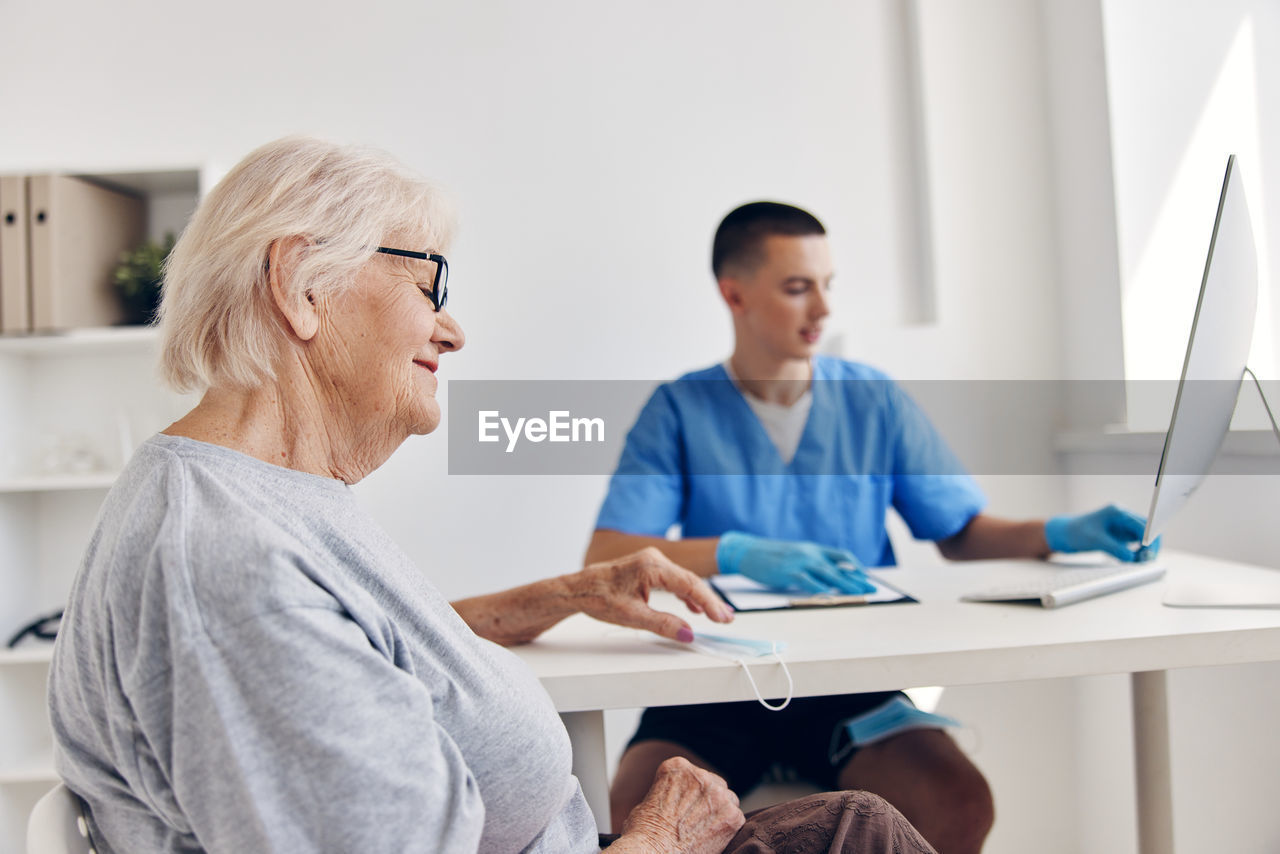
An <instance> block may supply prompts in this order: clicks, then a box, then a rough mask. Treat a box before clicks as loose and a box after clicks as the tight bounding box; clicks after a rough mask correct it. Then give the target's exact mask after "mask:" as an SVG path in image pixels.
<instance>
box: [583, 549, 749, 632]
mask: <svg viewBox="0 0 1280 854" xmlns="http://www.w3.org/2000/svg"><path fill="white" fill-rule="evenodd" d="M564 580H565V582H566V583H567V584H568V585H569V595H570V598H571V600H572V601H573V603H574V605H575V607H576V609H577V610H579V611H581V612H583V613H584V614H586V615H587V616H590V617H594V618H596V619H597V620H603V621H604V622H606V623H617V624H618V625H620V626H629V627H631V628H634V629H645V630H647V631H651V632H653V633H654V634H657V635H661V636H662V637H664V638H670V639H671V640H676V641H680V642H681V643H688V642H689V641H691V640H693V629H692V628H691V627H690V626H689V624H688V623H686V622H685V621H684V620H682V619H680V618H679V617H677V616H676V615H675V614H668V613H665V612H663V611H655V610H654V609H653V608H650V607H649V593H650V591H653V590H667V591H669V592H671V593H674V594H675V595H676V596H679V597H680V599H681V600H683V602H684V604H685V605H686V606H687V607H688V608H689V610H690V611H692V612H693V613H695V614H706V615H707V616H708V617H709V618H711V619H712V620H714V621H715V622H717V623H728V622H730V621H732V620H733V609H732V608H730V607H729V606H728V605H726V604H725V603H724V601H723V600H722V599H721V598H720V597H719V596H717V595H716V594H715V591H713V590H712V589H711V588H710V587H709V586H708V585H707V583H706V582H705V581H703V580H702V579H701V578H699V577H698V576H696V575H694V574H693V573H692V572H690V571H689V570H687V569H682V568H681V567H679V566H676V565H675V564H674V563H672V562H671V561H670V560H669V559H668V558H667V557H666V556H665V555H664V554H662V552H660V551H658V550H657V549H655V548H653V547H649V548H646V549H642V550H640V551H638V552H636V553H635V554H630V555H626V556H624V557H620V558H617V559H615V560H608V561H602V562H601V563H593V564H591V565H590V566H588V567H586V568H585V569H583V570H582V571H581V572H578V573H575V574H574V575H568V576H565V577H564Z"/></svg>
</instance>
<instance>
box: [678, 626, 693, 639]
mask: <svg viewBox="0 0 1280 854" xmlns="http://www.w3.org/2000/svg"><path fill="white" fill-rule="evenodd" d="M676 640H678V641H680V643H689V642H690V641H692V640H693V629H691V628H689V627H688V626H681V627H680V631H678V632H676Z"/></svg>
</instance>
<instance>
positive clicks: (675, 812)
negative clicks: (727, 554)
mask: <svg viewBox="0 0 1280 854" xmlns="http://www.w3.org/2000/svg"><path fill="white" fill-rule="evenodd" d="M745 821H746V819H745V818H744V817H743V815H742V810H740V809H739V808H738V796H737V795H735V794H734V793H733V791H732V790H731V789H730V788H729V787H728V786H727V785H725V782H724V780H722V779H721V778H720V777H718V776H716V775H715V774H712V773H711V772H710V771H705V770H703V769H702V768H698V767H697V766H695V765H694V764H693V763H691V762H689V760H687V759H685V758H683V757H680V756H676V757H673V758H671V759H668V760H667V761H666V762H663V763H662V764H661V765H660V766H658V773H657V774H656V775H654V778H653V786H652V787H651V788H650V789H649V794H647V795H645V798H644V800H643V801H641V802H640V804H639V805H638V806H637V807H636V808H635V809H633V810H632V811H631V815H629V816H627V820H626V822H624V823H623V825H622V836H621V837H619V838H618V841H617V842H615V843H614V844H613V845H610V846H609V849H608V850H609V851H610V852H612V851H614V850H615V849H616V850H617V851H618V852H620V854H629V852H642V851H644V852H649V851H652V852H664V854H666V852H671V854H677V852H678V854H719V852H721V851H723V850H724V847H725V846H726V845H728V844H729V841H730V840H731V839H733V837H734V834H736V833H737V832H738V828H740V827H742V825H743V822H745Z"/></svg>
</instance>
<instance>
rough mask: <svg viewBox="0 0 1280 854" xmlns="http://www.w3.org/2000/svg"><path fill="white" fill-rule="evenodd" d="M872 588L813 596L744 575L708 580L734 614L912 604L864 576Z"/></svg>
mask: <svg viewBox="0 0 1280 854" xmlns="http://www.w3.org/2000/svg"><path fill="white" fill-rule="evenodd" d="M866 576H867V577H868V578H869V579H871V581H872V583H873V584H875V586H876V591H875V592H874V593H868V594H866V595H865V596H839V595H831V596H813V595H810V594H806V593H800V592H796V591H787V590H778V589H776V588H773V587H766V586H765V585H763V584H761V583H760V582H758V581H754V580H752V579H750V578H747V577H746V576H744V575H717V576H714V577H713V578H711V579H709V580H710V582H711V586H712V587H714V588H715V590H716V592H717V593H719V594H720V598H722V599H724V600H725V601H726V602H728V603H729V604H730V605H731V606H733V610H735V611H777V610H781V609H784V608H831V607H839V606H844V605H880V604H884V603H888V602H914V601H915V600H914V599H912V598H911V597H910V596H908V595H907V594H905V593H903V592H902V591H901V590H898V589H897V588H895V587H893V586H891V585H889V584H887V583H885V582H884V580H883V579H881V578H879V577H877V576H874V575H872V574H871V573H869V572H868V573H866Z"/></svg>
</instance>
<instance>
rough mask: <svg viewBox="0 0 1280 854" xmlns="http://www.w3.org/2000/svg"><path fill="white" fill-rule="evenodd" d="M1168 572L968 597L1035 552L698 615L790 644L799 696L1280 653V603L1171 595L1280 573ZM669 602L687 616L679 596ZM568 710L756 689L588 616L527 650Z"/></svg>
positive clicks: (1010, 573)
mask: <svg viewBox="0 0 1280 854" xmlns="http://www.w3.org/2000/svg"><path fill="white" fill-rule="evenodd" d="M1159 561H1160V563H1161V564H1163V565H1164V566H1165V567H1167V569H1168V576H1167V577H1166V580H1162V581H1159V582H1156V583H1153V584H1148V585H1145V586H1143V587H1138V588H1134V589H1131V590H1126V591H1122V592H1120V593H1115V594H1112V595H1110V596H1104V597H1101V598H1098V599H1092V600H1089V601H1086V602H1082V603H1079V604H1076V605H1071V606H1069V607H1066V608H1062V609H1058V610H1052V611H1050V610H1044V609H1042V608H1040V607H1039V606H1034V605H1024V604H995V603H979V602H960V601H958V599H959V597H960V595H962V594H964V593H966V592H970V591H972V590H975V589H978V588H981V587H985V586H989V585H992V584H997V583H1003V582H1005V581H1010V580H1017V579H1018V578H1019V577H1022V576H1023V575H1025V574H1026V573H1030V572H1036V571H1038V570H1039V571H1043V569H1042V567H1043V564H1039V563H1038V562H1028V561H979V562H972V563H953V564H947V565H943V566H932V567H921V568H909V567H899V568H895V569H888V570H877V572H882V573H884V574H885V578H886V579H888V580H889V581H891V583H893V584H894V585H895V586H898V587H900V588H902V589H903V590H905V591H907V592H909V593H910V594H911V595H913V596H915V597H916V598H917V599H919V600H920V601H919V603H915V604H913V603H905V604H892V605H875V606H852V607H843V608H831V609H807V610H792V611H770V612H758V613H746V614H739V615H738V616H737V619H735V620H734V622H733V623H732V624H731V625H729V626H716V625H714V624H712V623H711V622H710V621H708V620H705V619H702V618H697V617H693V616H692V615H688V616H689V618H690V620H689V621H690V623H691V624H692V625H693V627H694V631H695V632H697V631H698V630H700V629H703V628H705V629H706V630H707V631H711V632H716V633H719V634H731V635H739V636H742V637H752V638H764V639H770V640H779V641H785V642H786V644H787V647H786V651H785V652H784V654H783V657H784V658H785V659H786V662H787V665H788V667H789V668H790V670H791V674H792V677H793V679H794V681H795V694H796V696H801V697H803V696H814V695H822V694H842V693H850V692H856V691H881V690H891V689H897V688H903V687H910V686H913V685H964V684H976V683H984V682H1009V681H1020V680H1024V679H1046V678H1055V677H1064V676H1085V675H1094V674H1101V673H1134V672H1142V671H1148V670H1165V669H1171V668H1179V667H1195V666H1202V665H1217V664H1240V663H1247V662H1255V661H1273V660H1280V609H1272V610H1261V609H1259V610H1247V609H1184V608H1169V607H1165V606H1164V605H1163V604H1161V598H1162V595H1163V592H1164V586H1165V584H1166V583H1168V582H1170V581H1177V580H1179V579H1187V578H1215V579H1216V578H1221V579H1223V580H1227V581H1237V582H1238V581H1242V580H1247V579H1251V578H1256V577H1258V576H1259V574H1263V573H1265V574H1267V577H1268V578H1270V577H1271V576H1273V575H1274V577H1275V579H1276V583H1277V585H1280V570H1273V569H1262V568H1259V567H1250V566H1246V565H1243V564H1236V563H1230V562H1227V561H1222V560H1218V559H1215V558H1208V557H1201V556H1198V555H1191V554H1186V553H1180V552H1167V553H1164V554H1162V555H1161V557H1160V559H1159ZM654 605H655V607H659V608H663V609H666V610H672V611H674V612H676V613H681V614H682V616H685V615H686V612H685V611H684V606H683V605H682V604H680V603H679V602H678V601H677V600H676V599H674V598H673V597H667V596H666V595H658V596H655V597H654ZM515 652H516V654H517V655H519V656H520V657H521V658H522V659H524V661H525V663H527V664H528V665H529V666H530V667H531V668H532V669H533V671H534V673H536V674H537V676H538V678H539V679H540V680H541V681H542V685H543V687H544V688H546V690H547V691H548V693H550V695H551V697H552V699H553V701H554V702H555V705H556V709H557V710H558V711H561V712H573V711H587V710H598V709H613V708H638V707H644V706H660V705H675V704H686V703H704V702H723V701H729V700H748V699H754V696H755V695H754V694H753V693H752V691H751V687H750V685H749V684H748V683H747V680H746V679H744V678H743V676H742V674H741V673H740V672H739V667H738V665H737V664H735V663H733V662H730V661H727V660H724V659H719V658H714V657H711V656H706V655H702V654H699V653H696V652H692V651H690V650H688V649H687V648H684V647H683V646H682V645H680V644H677V643H675V642H672V641H666V640H663V639H660V638H657V637H655V636H653V635H651V634H648V633H644V632H639V631H634V630H630V629H624V628H621V627H617V626H610V625H607V624H604V623H599V622H596V621H594V620H591V619H589V618H586V617H583V616H581V615H579V616H575V617H573V618H571V619H569V620H566V621H565V622H564V623H562V624H560V625H559V626H556V627H555V628H554V629H552V630H551V631H549V632H547V633H546V634H544V635H543V636H542V637H541V638H539V639H538V640H537V641H536V642H534V643H532V644H528V645H525V646H522V647H518V648H516V649H515ZM748 663H749V664H751V669H752V673H753V675H754V676H755V678H756V681H757V683H758V684H759V685H760V689H761V691H763V692H764V693H765V696H780V695H782V694H784V693H785V687H786V680H785V677H784V676H783V674H782V668H781V667H780V666H779V665H778V664H777V663H776V662H774V661H773V659H772V658H762V659H756V660H751V661H749V662H748Z"/></svg>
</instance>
